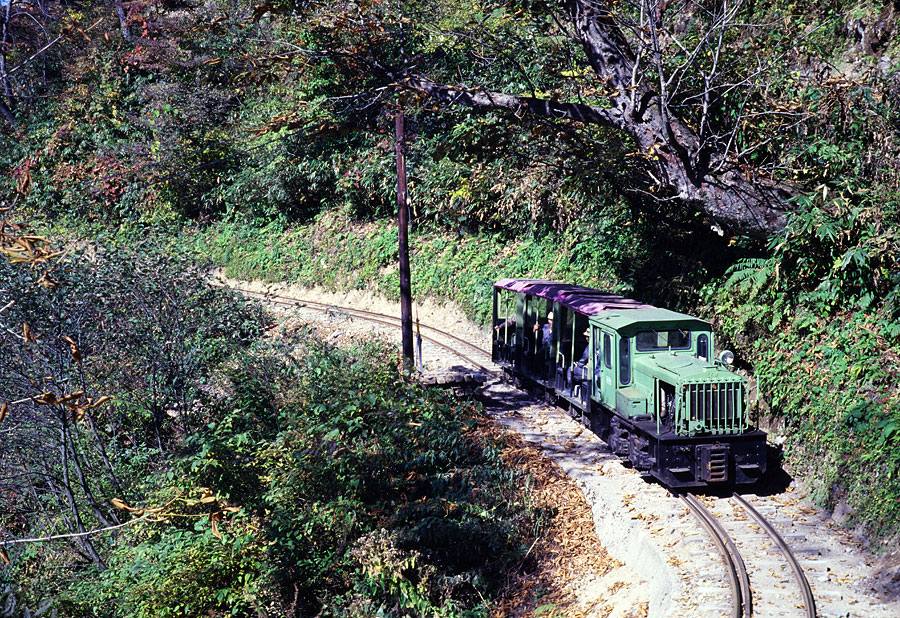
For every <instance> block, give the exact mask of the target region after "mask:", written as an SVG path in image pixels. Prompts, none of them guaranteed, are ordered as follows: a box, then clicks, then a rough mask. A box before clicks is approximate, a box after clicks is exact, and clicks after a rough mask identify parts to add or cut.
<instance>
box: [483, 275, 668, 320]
mask: <svg viewBox="0 0 900 618" xmlns="http://www.w3.org/2000/svg"><path fill="white" fill-rule="evenodd" d="M494 287H495V288H500V289H502V290H511V291H513V292H516V293H519V292H522V293H524V294H533V295H534V296H540V297H541V298H546V299H548V300H552V301H554V302H557V303H559V304H560V305H562V306H563V307H568V308H569V309H572V310H573V311H577V312H578V313H581V314H583V315H596V314H598V313H601V312H603V311H610V310H613V309H652V308H653V305H645V304H644V303H640V302H638V301H636V300H632V299H630V298H625V297H624V296H619V295H618V294H610V293H608V292H601V291H600V290H595V289H593V288H586V287H584V286H582V285H571V284H568V283H560V282H559V281H548V280H546V279H501V280H500V281H498V282H497V283H495V284H494Z"/></svg>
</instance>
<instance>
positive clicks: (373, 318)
mask: <svg viewBox="0 0 900 618" xmlns="http://www.w3.org/2000/svg"><path fill="white" fill-rule="evenodd" d="M213 285H216V286H219V287H225V288H229V289H231V290H234V291H236V292H240V293H241V294H244V295H245V296H249V297H251V298H256V299H259V300H264V301H266V302H268V303H271V304H274V305H280V306H283V307H309V308H310V309H316V310H320V311H323V312H328V311H332V310H337V311H340V312H342V313H344V314H346V315H348V316H350V317H356V318H360V319H363V320H367V321H369V322H373V323H375V324H381V325H383V326H390V327H394V328H400V318H398V317H395V316H392V315H386V314H383V313H376V312H374V311H366V310H365V309H354V308H352V307H342V306H339V305H334V304H330V303H322V302H319V301H314V300H307V299H301V298H292V297H289V296H284V295H281V294H273V293H271V292H256V291H253V290H248V289H245V288H241V287H237V286H233V285H224V284H220V283H213ZM420 327H421V328H422V329H424V330H428V331H430V332H431V333H434V334H436V335H439V336H440V337H444V338H445V339H449V340H450V341H452V342H454V343H456V344H458V345H463V346H466V348H467V349H468V350H471V351H474V352H477V353H478V354H480V355H483V356H484V357H486V358H487V360H488V361H490V357H491V353H490V352H488V351H486V350H484V349H482V348H481V347H479V346H477V345H475V344H474V343H470V342H468V341H466V340H465V339H462V338H460V337H457V336H456V335H453V334H452V333H448V332H446V331H443V330H440V329H439V328H435V327H434V326H428V325H427V324H420ZM422 339H423V340H424V341H428V342H429V343H432V344H434V345H436V346H438V347H439V348H441V349H443V350H446V351H448V352H450V353H451V354H453V355H454V356H457V357H459V358H460V359H462V360H464V361H466V362H467V363H471V364H472V365H474V366H475V367H477V368H478V369H480V370H481V371H483V372H485V373H487V374H489V375H490V376H492V377H496V376H497V375H498V374H497V371H496V370H494V369H491V368H490V367H488V366H487V365H486V364H485V362H483V361H478V360H476V359H474V358H472V356H470V355H469V354H465V353H463V352H460V351H459V349H457V348H455V347H454V346H452V345H449V344H447V343H445V342H443V341H440V340H439V339H436V338H435V337H432V336H429V335H425V334H423V335H422Z"/></svg>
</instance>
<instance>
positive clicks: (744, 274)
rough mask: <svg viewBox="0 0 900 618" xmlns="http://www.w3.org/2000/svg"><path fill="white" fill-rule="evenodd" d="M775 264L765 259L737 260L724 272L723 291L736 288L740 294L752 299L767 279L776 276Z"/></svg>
mask: <svg viewBox="0 0 900 618" xmlns="http://www.w3.org/2000/svg"><path fill="white" fill-rule="evenodd" d="M776 272H777V271H776V264H775V262H774V261H773V260H767V259H765V258H744V259H742V260H738V261H737V262H735V264H734V265H733V266H731V267H729V268H728V270H727V271H726V272H725V274H726V276H727V277H728V279H727V280H726V281H725V289H726V290H733V289H734V288H735V287H737V288H738V289H739V290H740V291H741V292H742V293H744V294H749V295H750V298H754V297H755V296H756V295H757V294H759V292H760V290H762V288H763V287H765V285H766V283H768V282H769V279H770V278H771V277H772V276H773V275H775V274H776Z"/></svg>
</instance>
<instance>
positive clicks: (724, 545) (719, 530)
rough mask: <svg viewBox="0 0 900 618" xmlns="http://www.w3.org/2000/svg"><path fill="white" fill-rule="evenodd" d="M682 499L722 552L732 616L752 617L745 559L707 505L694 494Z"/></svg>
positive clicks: (736, 617)
mask: <svg viewBox="0 0 900 618" xmlns="http://www.w3.org/2000/svg"><path fill="white" fill-rule="evenodd" d="M681 499H682V501H684V503H685V504H687V505H688V508H689V509H690V511H691V513H693V514H694V517H696V518H697V520H698V521H699V522H700V524H701V525H702V526H703V527H704V528H705V529H706V531H707V532H708V533H709V536H710V537H711V538H712V540H713V543H715V545H716V547H717V548H718V550H719V553H721V554H722V558H723V559H724V561H725V567H726V571H727V575H728V583H729V584H730V586H731V592H732V598H733V600H734V602H733V603H732V616H733V618H750V616H751V615H752V614H753V603H752V600H751V595H750V578H749V577H748V575H747V568H746V567H745V565H744V559H743V558H741V554H740V552H739V551H738V549H737V546H736V545H735V544H734V541H732V540H731V537H730V536H728V533H727V532H726V531H725V529H724V528H723V527H722V525H721V524H720V523H719V522H718V520H717V519H716V518H715V517H713V515H712V513H710V512H709V511H708V510H707V509H706V507H705V506H703V504H702V503H701V502H700V501H699V500H698V499H697V498H696V497H695V496H694V495H693V494H690V493H688V494H683V495H682V496H681Z"/></svg>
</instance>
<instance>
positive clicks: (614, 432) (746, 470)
mask: <svg viewBox="0 0 900 618" xmlns="http://www.w3.org/2000/svg"><path fill="white" fill-rule="evenodd" d="M501 364H502V365H504V369H505V373H506V375H507V376H508V377H509V378H512V379H514V380H516V381H517V382H519V383H522V384H523V385H524V386H525V387H526V388H528V390H529V391H531V392H532V393H535V394H537V395H538V396H541V397H543V398H544V399H545V400H547V401H548V402H550V403H553V404H556V405H560V404H563V407H567V408H568V410H569V413H570V414H571V415H572V416H573V418H575V419H576V420H578V421H580V422H582V423H583V424H584V425H586V426H587V428H588V429H590V430H591V431H592V432H593V433H595V434H596V435H597V436H598V437H599V438H600V439H601V440H603V441H604V442H606V443H607V444H608V445H609V448H610V450H611V451H612V452H613V453H614V454H615V455H616V456H617V457H619V458H621V459H622V460H623V461H624V462H625V463H626V464H629V465H631V466H632V467H633V468H634V469H635V470H637V471H638V472H640V473H641V474H643V475H645V476H650V477H653V478H655V479H657V480H658V481H659V482H660V483H662V484H663V485H665V486H666V487H668V488H670V489H690V488H694V489H697V488H715V487H717V486H729V487H730V486H737V485H751V484H753V483H756V482H757V481H759V479H760V478H761V477H762V475H763V474H764V473H765V461H766V434H765V432H763V431H760V430H754V431H750V432H745V433H741V434H728V435H720V436H693V437H690V436H679V435H676V434H675V433H674V432H672V431H666V430H664V431H663V432H662V433H659V432H657V425H656V422H655V421H653V420H652V419H651V418H650V417H649V416H644V417H640V418H639V419H637V420H634V419H626V418H623V417H621V416H619V415H618V414H616V413H615V412H613V411H612V410H610V409H609V408H607V407H606V406H605V405H603V404H600V403H597V402H596V401H593V400H589V401H588V406H587V407H588V410H587V411H585V409H584V406H583V403H582V402H581V401H578V400H577V399H573V398H570V397H562V396H559V395H557V393H556V392H555V390H554V388H553V386H552V385H551V384H549V380H548V381H542V380H538V379H535V378H533V377H528V376H523V375H521V374H520V373H518V372H516V371H515V370H514V367H513V363H509V364H507V363H501Z"/></svg>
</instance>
